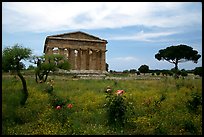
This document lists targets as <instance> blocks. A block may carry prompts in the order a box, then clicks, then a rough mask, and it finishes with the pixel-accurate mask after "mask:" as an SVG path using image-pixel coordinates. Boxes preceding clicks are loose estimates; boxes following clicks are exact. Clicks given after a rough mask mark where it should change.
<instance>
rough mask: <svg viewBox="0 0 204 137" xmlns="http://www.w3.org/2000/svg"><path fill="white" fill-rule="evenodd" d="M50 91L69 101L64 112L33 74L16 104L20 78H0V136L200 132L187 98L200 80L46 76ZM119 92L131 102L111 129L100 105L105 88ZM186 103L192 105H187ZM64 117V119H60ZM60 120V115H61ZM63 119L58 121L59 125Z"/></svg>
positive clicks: (197, 115)
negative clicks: (121, 123) (25, 97)
mask: <svg viewBox="0 0 204 137" xmlns="http://www.w3.org/2000/svg"><path fill="white" fill-rule="evenodd" d="M49 79H54V91H53V93H54V94H55V95H56V96H58V97H60V98H62V99H65V100H66V99H69V100H70V102H71V103H72V104H73V108H71V109H70V110H67V109H64V110H56V109H54V108H52V106H51V104H50V100H49V99H50V97H51V95H50V94H48V93H46V92H45V91H44V89H45V87H46V83H44V84H36V83H35V78H34V76H32V75H30V76H26V81H27V86H28V91H29V97H28V100H27V102H26V105H25V106H24V107H21V106H20V104H19V102H20V97H21V88H22V87H21V86H22V85H21V81H20V80H19V79H18V78H14V76H10V75H3V77H2V134H4V135H22V134H26V135H46V134H49V135H56V134H62V135H71V134H72V135H118V134H125V135H130V134H134V135H141V134H142V135H143V134H145V135H160V134H163V135H201V134H202V105H200V104H199V105H198V108H197V109H196V110H195V111H192V110H191V107H187V106H189V104H188V102H189V101H191V102H193V101H195V100H194V99H195V98H196V97H194V95H196V96H198V99H199V97H202V78H200V79H177V80H175V79H173V78H170V77H169V78H162V79H161V80H147V79H146V80H105V79H101V80H91V79H89V80H83V79H72V78H71V77H68V78H67V77H66V76H51V77H48V80H49ZM107 86H110V87H111V88H112V89H113V90H114V91H116V90H118V89H123V90H125V94H124V95H125V96H126V101H128V102H129V104H131V107H132V108H131V110H128V111H131V112H134V115H131V114H130V113H129V112H128V113H127V117H128V121H127V123H126V124H125V126H124V127H123V129H120V130H117V129H115V128H113V127H111V126H109V125H108V123H107V114H106V110H105V108H104V104H105V103H106V102H105V101H106V99H105V97H106V95H105V90H106V87H107ZM190 105H192V104H190ZM63 115H64V117H63ZM63 118H65V119H63ZM62 123H63V124H62Z"/></svg>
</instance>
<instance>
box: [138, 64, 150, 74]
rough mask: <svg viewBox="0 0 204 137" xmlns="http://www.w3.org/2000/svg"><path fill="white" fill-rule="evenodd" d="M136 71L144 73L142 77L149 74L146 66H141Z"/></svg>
mask: <svg viewBox="0 0 204 137" xmlns="http://www.w3.org/2000/svg"><path fill="white" fill-rule="evenodd" d="M138 70H139V72H141V73H144V75H145V73H147V72H149V66H147V65H141V66H140V67H139V68H138Z"/></svg>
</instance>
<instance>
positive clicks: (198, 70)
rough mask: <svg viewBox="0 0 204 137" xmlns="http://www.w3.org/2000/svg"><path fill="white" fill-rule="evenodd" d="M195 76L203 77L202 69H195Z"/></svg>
mask: <svg viewBox="0 0 204 137" xmlns="http://www.w3.org/2000/svg"><path fill="white" fill-rule="evenodd" d="M194 74H195V75H199V76H201V77H202V67H196V68H195V69H194Z"/></svg>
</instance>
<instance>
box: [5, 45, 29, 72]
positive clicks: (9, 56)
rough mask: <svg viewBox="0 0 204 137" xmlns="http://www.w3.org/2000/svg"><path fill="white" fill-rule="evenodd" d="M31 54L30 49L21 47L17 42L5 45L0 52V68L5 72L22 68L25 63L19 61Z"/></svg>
mask: <svg viewBox="0 0 204 137" xmlns="http://www.w3.org/2000/svg"><path fill="white" fill-rule="evenodd" d="M31 54H32V52H31V49H29V48H23V47H22V46H20V45H19V44H15V45H14V46H12V47H6V48H5V49H3V52H2V70H4V71H6V72H8V71H9V70H15V71H16V70H22V69H23V68H25V65H24V64H23V63H22V62H21V61H22V60H26V59H29V58H30V55H31Z"/></svg>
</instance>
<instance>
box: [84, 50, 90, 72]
mask: <svg viewBox="0 0 204 137" xmlns="http://www.w3.org/2000/svg"><path fill="white" fill-rule="evenodd" d="M89 51H90V50H89V49H87V50H86V51H85V54H86V70H89V67H90V55H89Z"/></svg>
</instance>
